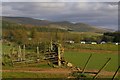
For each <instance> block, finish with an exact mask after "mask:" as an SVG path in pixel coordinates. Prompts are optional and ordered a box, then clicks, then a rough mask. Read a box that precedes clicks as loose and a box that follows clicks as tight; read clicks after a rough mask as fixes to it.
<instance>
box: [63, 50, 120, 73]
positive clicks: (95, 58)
mask: <svg viewBox="0 0 120 80" xmlns="http://www.w3.org/2000/svg"><path fill="white" fill-rule="evenodd" d="M91 53H92V52H75V51H74V52H71V51H70V52H65V54H64V57H65V59H66V60H67V61H69V62H71V63H73V65H74V66H77V67H81V68H83V66H84V65H85V62H86V61H87V59H88V57H89V56H90V54H91ZM92 54H93V55H92V57H91V59H90V62H89V63H88V66H87V68H86V69H100V68H101V67H102V66H103V65H104V63H105V62H106V61H107V58H111V61H110V62H109V64H108V65H107V66H106V67H105V70H107V71H115V70H116V69H117V67H118V54H108V53H101V54H100V53H92Z"/></svg>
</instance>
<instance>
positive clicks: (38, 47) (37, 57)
mask: <svg viewBox="0 0 120 80" xmlns="http://www.w3.org/2000/svg"><path fill="white" fill-rule="evenodd" d="M37 58H39V47H38V46H37Z"/></svg>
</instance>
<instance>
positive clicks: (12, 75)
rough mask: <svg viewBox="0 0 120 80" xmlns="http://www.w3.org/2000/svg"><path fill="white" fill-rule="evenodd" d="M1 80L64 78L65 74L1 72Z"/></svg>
mask: <svg viewBox="0 0 120 80" xmlns="http://www.w3.org/2000/svg"><path fill="white" fill-rule="evenodd" d="M2 74H3V75H2V77H3V78H65V77H66V75H65V74H50V73H28V72H3V73H2Z"/></svg>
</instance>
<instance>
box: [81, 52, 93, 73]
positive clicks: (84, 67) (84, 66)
mask: <svg viewBox="0 0 120 80" xmlns="http://www.w3.org/2000/svg"><path fill="white" fill-rule="evenodd" d="M91 57H92V54H90V57H89V58H88V60H87V62H86V64H85V66H84V68H83V70H82V73H84V71H85V68H86V66H87V64H88V62H89V60H90V58H91Z"/></svg>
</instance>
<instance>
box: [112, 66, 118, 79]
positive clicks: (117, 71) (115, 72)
mask: <svg viewBox="0 0 120 80" xmlns="http://www.w3.org/2000/svg"><path fill="white" fill-rule="evenodd" d="M119 69H120V66H119V67H118V69H117V70H116V72H115V74H114V75H113V77H112V80H114V78H115V76H116V74H117V72H118V71H119Z"/></svg>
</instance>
